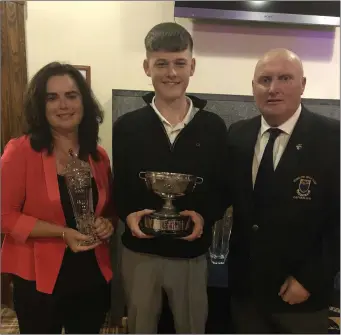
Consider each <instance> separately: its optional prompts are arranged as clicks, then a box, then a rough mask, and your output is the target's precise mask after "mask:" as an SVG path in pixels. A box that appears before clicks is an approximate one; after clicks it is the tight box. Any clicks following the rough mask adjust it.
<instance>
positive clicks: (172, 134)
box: [151, 96, 198, 144]
mask: <svg viewBox="0 0 341 335" xmlns="http://www.w3.org/2000/svg"><path fill="white" fill-rule="evenodd" d="M186 98H187V100H188V102H189V108H188V111H187V114H186V116H185V117H184V119H183V120H182V121H181V122H179V123H178V124H176V125H172V124H170V123H169V122H168V120H167V119H165V118H164V117H163V115H162V114H161V113H160V111H159V110H158V109H157V107H156V106H155V96H154V97H153V100H152V103H151V106H152V107H153V109H154V111H155V113H156V114H157V115H158V117H159V118H160V120H161V122H162V123H163V125H164V127H165V129H166V132H167V135H168V138H169V141H170V142H171V143H172V144H173V143H174V140H175V138H176V137H177V136H178V134H179V133H180V131H181V130H182V129H184V128H185V126H186V125H187V124H188V123H189V122H190V121H191V120H192V119H193V116H194V114H195V113H196V112H197V111H198V108H195V107H194V106H193V102H192V100H191V99H190V98H188V97H186Z"/></svg>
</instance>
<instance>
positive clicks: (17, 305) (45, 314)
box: [13, 276, 110, 334]
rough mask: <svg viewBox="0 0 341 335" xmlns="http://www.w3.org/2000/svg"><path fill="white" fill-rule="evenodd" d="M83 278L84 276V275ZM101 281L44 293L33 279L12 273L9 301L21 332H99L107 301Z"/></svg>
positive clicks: (106, 308) (106, 292)
mask: <svg viewBox="0 0 341 335" xmlns="http://www.w3.org/2000/svg"><path fill="white" fill-rule="evenodd" d="M84 280H86V278H84ZM109 290H110V286H109V285H108V284H107V283H104V284H103V285H101V286H95V287H94V288H92V289H88V290H85V291H78V292H77V291H70V292H68V293H65V292H63V294H61V293H59V292H54V293H53V294H45V293H42V292H39V291H37V290H36V283H35V282H34V281H27V280H24V279H22V278H20V277H17V276H13V302H14V309H15V312H16V313H17V318H18V322H19V329H20V333H21V334H61V331H62V328H63V327H64V329H65V333H67V334H95V333H99V331H100V329H101V326H102V325H103V322H104V321H105V316H106V313H107V311H108V309H109V303H110V291H109Z"/></svg>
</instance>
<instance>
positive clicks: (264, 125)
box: [260, 104, 302, 136]
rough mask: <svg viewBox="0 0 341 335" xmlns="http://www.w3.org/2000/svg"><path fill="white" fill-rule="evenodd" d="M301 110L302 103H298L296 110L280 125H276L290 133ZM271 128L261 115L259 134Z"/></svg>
mask: <svg viewBox="0 0 341 335" xmlns="http://www.w3.org/2000/svg"><path fill="white" fill-rule="evenodd" d="M301 111H302V105H301V104H300V105H299V106H298V108H297V110H296V112H295V113H294V114H293V115H292V116H291V117H290V118H289V119H288V120H286V121H285V122H284V123H283V124H281V125H280V126H278V127H277V128H278V129H281V130H282V131H283V132H284V133H286V134H288V135H291V133H292V131H293V130H294V128H295V125H296V122H297V120H298V118H299V117H300V115H301ZM269 128H272V127H271V126H270V125H269V124H268V123H267V122H266V121H265V119H264V117H263V116H262V119H261V128H260V133H261V136H263V135H264V133H265V132H266V131H267V130H268V129H269Z"/></svg>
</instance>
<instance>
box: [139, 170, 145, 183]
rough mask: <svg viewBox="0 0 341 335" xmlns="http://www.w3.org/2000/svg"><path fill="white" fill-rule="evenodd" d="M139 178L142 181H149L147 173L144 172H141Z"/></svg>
mask: <svg viewBox="0 0 341 335" xmlns="http://www.w3.org/2000/svg"><path fill="white" fill-rule="evenodd" d="M139 177H140V178H141V179H143V180H144V181H146V180H147V178H146V172H143V171H141V172H139Z"/></svg>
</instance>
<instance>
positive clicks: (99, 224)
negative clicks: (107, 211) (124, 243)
mask: <svg viewBox="0 0 341 335" xmlns="http://www.w3.org/2000/svg"><path fill="white" fill-rule="evenodd" d="M94 227H95V233H96V235H97V236H98V238H99V239H100V240H102V241H106V240H108V239H109V237H110V236H111V235H112V233H113V232H114V227H113V225H112V223H111V221H110V220H109V219H106V218H103V217H101V216H100V217H98V218H96V219H95V224H94Z"/></svg>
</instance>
